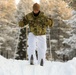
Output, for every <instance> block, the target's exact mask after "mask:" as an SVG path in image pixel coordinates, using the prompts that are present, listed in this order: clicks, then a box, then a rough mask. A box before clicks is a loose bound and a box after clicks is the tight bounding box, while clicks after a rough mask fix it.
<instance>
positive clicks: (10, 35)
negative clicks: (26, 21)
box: [0, 0, 76, 75]
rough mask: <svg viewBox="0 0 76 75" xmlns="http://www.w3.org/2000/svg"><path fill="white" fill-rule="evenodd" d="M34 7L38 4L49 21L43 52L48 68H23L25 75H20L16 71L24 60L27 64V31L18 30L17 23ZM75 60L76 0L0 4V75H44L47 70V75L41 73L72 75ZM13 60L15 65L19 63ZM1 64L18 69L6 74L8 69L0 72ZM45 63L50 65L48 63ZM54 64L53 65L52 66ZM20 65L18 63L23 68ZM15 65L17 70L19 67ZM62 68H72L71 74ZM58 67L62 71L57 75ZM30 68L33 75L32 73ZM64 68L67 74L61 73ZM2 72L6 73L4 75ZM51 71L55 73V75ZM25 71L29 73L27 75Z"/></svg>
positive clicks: (6, 0) (0, 1) (23, 0)
mask: <svg viewBox="0 0 76 75" xmlns="http://www.w3.org/2000/svg"><path fill="white" fill-rule="evenodd" d="M34 3H39V4H40V7H41V8H40V9H41V11H43V12H44V14H45V15H46V16H48V17H51V18H52V19H53V26H52V28H51V29H49V28H47V29H46V30H47V32H46V36H47V47H48V48H47V51H46V60H47V63H48V65H47V64H45V66H46V65H47V67H45V68H42V67H39V66H36V67H37V68H36V67H34V66H31V67H29V66H27V67H26V68H24V67H23V68H22V69H24V70H26V69H27V70H26V73H25V72H24V70H23V74H22V72H21V69H20V68H21V66H23V65H26V62H27V61H26V62H25V60H28V55H27V47H28V45H27V40H28V37H27V35H28V33H29V32H28V30H29V27H26V28H23V29H21V28H20V27H19V24H18V23H19V21H20V20H22V18H23V17H24V15H26V14H28V13H30V12H31V11H32V6H33V4H34ZM20 29H21V30H20ZM20 32H22V33H23V36H22V38H23V41H22V42H20V40H21V37H20ZM24 33H25V34H24ZM21 35H22V34H21ZM36 54H37V53H36ZM75 57H76V0H0V60H2V61H1V62H0V75H6V73H8V74H7V75H25V74H26V75H41V73H42V71H44V69H45V70H46V71H47V69H48V70H49V69H51V70H49V72H50V71H51V72H50V73H49V72H48V71H47V72H46V73H45V71H44V75H75V74H76V72H75V71H76V63H75V62H76V58H75ZM17 60H18V61H19V63H18V61H17ZM22 60H23V61H22ZM4 61H5V63H8V62H9V64H7V66H6V67H8V66H10V65H11V63H13V65H12V66H14V68H16V67H18V69H14V68H12V66H11V67H10V69H11V72H10V73H9V72H7V71H9V70H10V69H8V68H5V69H4V68H3V69H2V66H1V64H2V65H4ZM6 61H7V62H6ZM13 61H15V62H13ZM48 61H53V63H52V64H51V65H50V62H48ZM55 62H57V63H56V64H55ZM65 62H67V63H65ZM17 63H18V64H17ZM20 63H22V64H23V65H22V64H20ZM63 63H65V64H63ZM19 64H20V65H21V66H19ZM73 64H75V65H73ZM52 65H54V66H52ZM56 65H59V66H56ZM62 65H64V68H63V66H62ZM66 65H67V66H69V65H71V67H72V66H75V67H74V68H73V67H72V68H73V70H71V69H72V68H71V67H70V68H68V67H66ZM4 66H5V65H4ZM50 67H52V68H50ZM59 67H62V69H61V72H59V73H58V72H57V69H59ZM32 68H33V70H34V71H35V73H33V70H32ZM65 68H67V72H65V70H64V69H65ZM6 69H8V70H7V71H5V70H6ZM12 69H14V70H13V72H14V73H13V72H12ZM29 69H30V70H29ZM39 69H40V70H39ZM54 69H56V71H55V72H54ZM37 70H38V71H37ZM4 71H5V73H4ZM16 71H18V72H16ZM19 71H20V72H19ZM29 71H30V73H28V72H29ZM63 72H65V73H63ZM69 72H70V73H69ZM47 73H48V74H47Z"/></svg>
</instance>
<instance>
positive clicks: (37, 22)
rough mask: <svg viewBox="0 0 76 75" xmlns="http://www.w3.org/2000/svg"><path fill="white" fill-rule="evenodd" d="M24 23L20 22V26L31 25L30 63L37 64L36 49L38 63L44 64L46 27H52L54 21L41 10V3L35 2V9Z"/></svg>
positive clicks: (29, 38)
mask: <svg viewBox="0 0 76 75" xmlns="http://www.w3.org/2000/svg"><path fill="white" fill-rule="evenodd" d="M22 22H23V24H21V21H20V22H19V26H20V27H23V26H24V25H27V24H28V25H29V29H30V32H29V35H28V45H29V47H28V49H27V52H28V58H29V61H30V64H31V65H33V64H35V61H36V55H35V50H36V49H37V51H38V63H39V64H40V65H41V66H43V65H44V62H45V58H46V56H45V55H46V50H47V44H46V28H47V27H48V26H49V27H51V26H52V24H53V22H52V19H49V18H48V17H47V16H45V15H44V13H43V12H42V11H41V10H40V5H39V4H38V3H35V4H34V5H33V11H32V12H31V13H29V14H27V15H25V16H24V18H23V21H22Z"/></svg>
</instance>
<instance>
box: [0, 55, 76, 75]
mask: <svg viewBox="0 0 76 75" xmlns="http://www.w3.org/2000/svg"><path fill="white" fill-rule="evenodd" d="M42 74H43V75H76V58H74V59H73V60H70V61H68V62H65V63H62V62H53V61H52V62H51V61H46V62H45V65H44V66H40V65H29V63H28V61H25V60H23V61H21V60H14V59H6V58H4V57H2V56H0V75H42Z"/></svg>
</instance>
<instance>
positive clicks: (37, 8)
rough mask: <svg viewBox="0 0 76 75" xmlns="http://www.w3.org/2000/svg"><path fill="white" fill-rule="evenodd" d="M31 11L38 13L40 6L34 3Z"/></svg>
mask: <svg viewBox="0 0 76 75" xmlns="http://www.w3.org/2000/svg"><path fill="white" fill-rule="evenodd" d="M33 10H37V11H39V10H40V5H39V4H38V3H35V4H34V5H33Z"/></svg>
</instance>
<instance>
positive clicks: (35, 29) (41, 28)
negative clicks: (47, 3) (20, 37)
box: [19, 11, 53, 35]
mask: <svg viewBox="0 0 76 75" xmlns="http://www.w3.org/2000/svg"><path fill="white" fill-rule="evenodd" d="M27 24H29V28H30V32H32V33H33V34H34V35H45V34H46V28H47V27H48V26H49V27H51V26H52V25H53V21H52V19H48V17H47V16H45V15H44V13H43V12H41V11H40V13H39V15H38V16H34V14H33V12H31V13H29V14H27V15H26V16H24V18H23V20H22V21H20V22H19V26H20V27H23V26H24V25H27Z"/></svg>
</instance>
